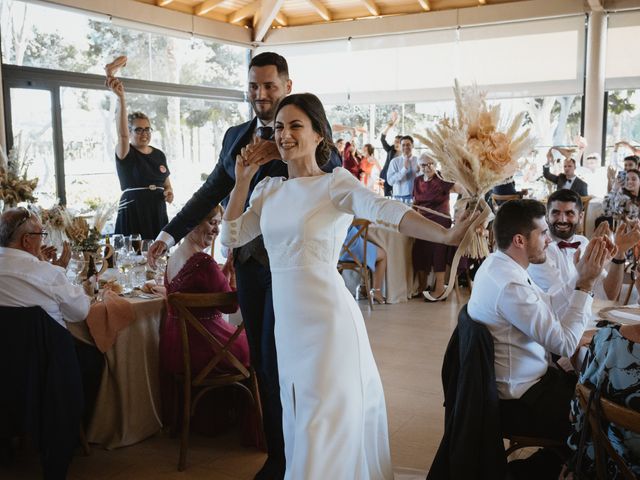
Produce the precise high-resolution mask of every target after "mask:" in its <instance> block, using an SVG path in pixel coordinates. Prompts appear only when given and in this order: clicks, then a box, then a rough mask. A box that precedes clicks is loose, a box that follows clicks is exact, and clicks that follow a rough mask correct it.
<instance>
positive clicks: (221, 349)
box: [168, 292, 251, 385]
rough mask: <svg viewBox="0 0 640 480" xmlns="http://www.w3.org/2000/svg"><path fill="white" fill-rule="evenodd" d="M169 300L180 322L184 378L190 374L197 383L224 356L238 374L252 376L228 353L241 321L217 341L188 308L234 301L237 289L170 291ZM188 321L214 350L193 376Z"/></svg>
mask: <svg viewBox="0 0 640 480" xmlns="http://www.w3.org/2000/svg"><path fill="white" fill-rule="evenodd" d="M168 301H169V304H170V305H171V306H172V307H174V308H175V309H176V310H177V311H178V320H179V323H180V332H181V337H182V353H183V364H184V374H185V377H186V378H192V381H191V383H192V384H193V385H199V384H201V383H202V381H203V380H204V379H205V378H207V377H208V376H209V374H210V373H211V372H212V370H213V369H214V368H216V366H217V365H218V364H219V363H220V362H222V361H223V360H225V359H226V360H227V361H228V362H229V363H230V364H231V365H233V367H234V368H235V369H236V370H237V373H238V374H241V375H243V376H244V377H245V378H249V377H250V376H251V374H250V372H249V370H248V369H247V367H245V366H244V365H243V364H242V362H241V361H240V360H238V358H237V357H236V356H235V355H233V353H231V351H230V348H231V346H232V345H233V343H234V342H235V341H236V339H237V338H238V337H239V336H240V334H241V333H242V331H243V330H244V322H243V323H241V324H240V325H239V326H238V327H237V328H236V331H235V332H234V333H233V335H232V336H231V337H230V338H229V340H228V341H227V342H226V343H224V344H223V343H222V342H220V341H219V340H218V339H217V338H216V337H214V336H213V335H212V334H211V332H209V330H207V329H206V328H205V327H204V326H203V325H202V323H200V321H199V320H198V319H197V318H196V316H195V315H194V314H193V313H192V312H191V310H190V309H191V308H217V307H224V306H229V305H235V304H237V302H238V296H237V294H236V292H228V293H171V294H169V296H168ZM187 325H189V326H190V327H192V329H193V330H194V331H195V332H197V333H198V334H199V335H201V336H202V337H204V338H205V339H206V340H207V342H208V343H209V344H210V345H211V349H212V351H213V357H212V358H211V360H210V361H209V362H208V363H207V365H205V366H204V368H203V369H202V370H201V371H200V372H197V373H195V372H194V373H195V375H194V376H193V377H192V372H191V352H190V350H189V331H190V329H189V328H187Z"/></svg>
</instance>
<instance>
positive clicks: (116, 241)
mask: <svg viewBox="0 0 640 480" xmlns="http://www.w3.org/2000/svg"><path fill="white" fill-rule="evenodd" d="M111 245H113V249H114V250H115V251H118V250H122V248H123V247H124V235H122V234H121V233H116V234H114V235H111Z"/></svg>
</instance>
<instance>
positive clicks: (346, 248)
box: [338, 218, 373, 310]
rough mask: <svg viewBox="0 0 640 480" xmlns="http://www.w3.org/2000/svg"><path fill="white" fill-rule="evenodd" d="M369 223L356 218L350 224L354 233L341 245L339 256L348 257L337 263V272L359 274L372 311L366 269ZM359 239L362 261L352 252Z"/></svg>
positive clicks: (367, 271) (367, 270)
mask: <svg viewBox="0 0 640 480" xmlns="http://www.w3.org/2000/svg"><path fill="white" fill-rule="evenodd" d="M370 224H371V222H370V221H369V220H364V219H361V218H356V219H354V220H353V222H352V223H351V226H352V227H355V228H356V229H357V230H356V233H355V235H353V236H352V237H351V239H350V240H349V241H348V242H345V243H344V245H342V249H341V250H340V256H341V257H342V256H343V255H344V254H347V255H348V256H349V260H345V261H339V262H338V272H340V273H342V272H343V271H344V270H355V271H356V272H358V273H359V274H360V278H361V279H362V283H363V284H364V288H365V289H366V291H367V299H368V300H369V308H370V309H372V310H373V298H372V295H371V283H370V282H369V269H368V268H367V240H368V238H369V225H370ZM359 238H361V239H362V241H363V243H364V247H363V255H362V256H363V258H362V261H361V260H360V258H359V257H358V255H356V253H355V252H353V250H352V249H353V248H355V243H356V242H357V241H358V239H359Z"/></svg>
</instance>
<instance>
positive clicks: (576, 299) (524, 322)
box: [468, 200, 615, 441]
mask: <svg viewBox="0 0 640 480" xmlns="http://www.w3.org/2000/svg"><path fill="white" fill-rule="evenodd" d="M545 213H546V209H545V207H544V205H543V204H541V203H540V202H538V201H535V200H513V201H510V202H507V203H505V204H504V205H502V206H501V207H500V210H498V212H497V214H496V218H495V220H494V223H493V228H494V234H495V238H496V241H497V245H498V249H499V250H498V251H496V252H494V253H492V254H491V255H489V257H487V259H486V260H485V261H484V263H483V264H482V265H481V266H480V268H479V269H478V272H477V274H476V278H475V282H474V286H473V291H472V293H471V298H470V300H469V304H468V312H469V315H470V316H471V318H472V319H473V320H475V321H477V322H480V323H482V324H484V325H486V326H487V328H488V329H489V331H490V333H491V336H492V337H493V341H494V352H495V358H494V366H495V375H496V384H497V389H498V396H499V398H500V416H501V423H502V428H503V431H504V432H507V433H511V434H515V435H518V434H520V435H529V436H538V437H543V438H550V439H556V440H559V441H563V440H565V439H566V438H567V435H568V434H569V428H570V424H569V401H570V399H571V398H572V396H573V391H574V388H575V382H576V377H575V376H570V375H568V374H565V373H564V372H561V371H559V370H558V369H556V368H552V367H549V364H548V354H549V353H554V354H557V355H561V356H571V355H572V354H573V353H574V352H575V350H576V348H577V347H578V343H579V341H580V339H581V337H582V334H583V332H584V330H585V327H586V324H587V321H588V320H589V318H590V314H591V304H592V301H593V299H592V296H593V294H592V290H593V286H594V284H595V281H596V279H597V278H598V276H599V275H600V274H601V272H602V269H603V268H604V267H605V266H606V265H607V264H608V263H609V261H610V260H611V257H612V256H613V255H615V246H614V245H613V244H612V243H611V241H609V240H608V239H606V238H604V237H597V238H595V239H593V240H592V241H591V242H590V243H589V245H588V246H587V248H586V249H585V252H584V254H583V255H582V257H581V258H580V260H579V261H578V263H577V264H576V271H577V279H576V283H575V287H574V286H570V285H567V286H566V288H565V289H564V290H562V291H560V292H558V294H557V295H555V296H553V297H552V296H550V295H548V294H546V293H544V292H543V291H542V290H541V289H540V288H538V287H537V286H536V285H535V284H534V283H533V282H532V281H531V279H530V278H529V274H528V273H527V267H528V266H529V264H531V263H542V262H544V261H545V258H546V252H545V250H546V248H547V246H548V245H549V244H550V243H551V238H550V237H549V234H548V228H547V224H546V222H545V218H544V217H545ZM565 303H568V306H566V309H565V310H566V313H565V314H564V315H562V316H558V315H557V313H556V311H557V308H558V305H563V304H565Z"/></svg>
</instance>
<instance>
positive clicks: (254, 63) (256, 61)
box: [249, 52, 289, 80]
mask: <svg viewBox="0 0 640 480" xmlns="http://www.w3.org/2000/svg"><path fill="white" fill-rule="evenodd" d="M268 65H273V66H274V67H276V69H277V70H278V75H279V76H281V77H283V78H285V79H287V80H288V79H289V65H288V64H287V60H286V59H285V58H284V57H283V56H282V55H278V54H277V53H275V52H262V53H261V54H259V55H256V56H255V57H253V58H252V59H251V61H250V62H249V70H251V67H266V66H268Z"/></svg>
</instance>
